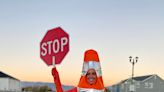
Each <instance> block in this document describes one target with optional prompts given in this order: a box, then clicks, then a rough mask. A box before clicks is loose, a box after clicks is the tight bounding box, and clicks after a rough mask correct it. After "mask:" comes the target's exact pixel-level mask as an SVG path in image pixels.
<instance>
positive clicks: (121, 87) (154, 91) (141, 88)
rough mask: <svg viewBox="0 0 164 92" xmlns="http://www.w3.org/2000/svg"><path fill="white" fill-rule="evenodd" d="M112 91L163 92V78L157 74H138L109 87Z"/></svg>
mask: <svg viewBox="0 0 164 92" xmlns="http://www.w3.org/2000/svg"><path fill="white" fill-rule="evenodd" d="M111 91H112V92H164V80H163V79H161V78H160V77H159V76H158V75H146V76H138V77H134V78H133V82H132V78H129V79H126V80H123V81H121V82H120V83H118V84H115V85H113V86H112V87H111Z"/></svg>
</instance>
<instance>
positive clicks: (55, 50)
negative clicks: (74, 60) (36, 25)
mask: <svg viewBox="0 0 164 92" xmlns="http://www.w3.org/2000/svg"><path fill="white" fill-rule="evenodd" d="M68 51H69V35H68V34H67V33H66V32H65V31H64V30H63V29H62V28H60V27H57V28H54V29H51V30H48V31H47V33H46V35H45V36H44V37H43V39H42V41H41V42H40V57H41V59H42V60H43V61H44V62H45V63H46V64H47V65H48V66H49V65H53V63H54V62H55V64H60V63H61V62H62V60H63V59H64V57H65V56H66V54H67V53H68Z"/></svg>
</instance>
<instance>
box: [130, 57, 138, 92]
mask: <svg viewBox="0 0 164 92" xmlns="http://www.w3.org/2000/svg"><path fill="white" fill-rule="evenodd" d="M129 62H130V63H132V81H131V83H132V86H131V87H132V88H131V90H130V91H131V92H134V83H133V77H134V65H135V64H136V63H137V62H138V57H135V58H132V56H130V57H129Z"/></svg>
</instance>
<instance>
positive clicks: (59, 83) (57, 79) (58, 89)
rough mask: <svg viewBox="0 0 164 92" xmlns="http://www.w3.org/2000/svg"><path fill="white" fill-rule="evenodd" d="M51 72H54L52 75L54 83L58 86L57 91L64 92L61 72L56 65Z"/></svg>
mask: <svg viewBox="0 0 164 92" xmlns="http://www.w3.org/2000/svg"><path fill="white" fill-rule="evenodd" d="M51 73H52V76H53V78H54V85H55V87H56V91H57V92H63V89H62V85H61V82H60V77H59V73H58V71H57V69H56V67H54V68H53V69H52V71H51Z"/></svg>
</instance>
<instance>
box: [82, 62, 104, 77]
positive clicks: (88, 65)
mask: <svg viewBox="0 0 164 92" xmlns="http://www.w3.org/2000/svg"><path fill="white" fill-rule="evenodd" d="M89 69H95V71H96V74H97V76H102V72H101V66H100V63H99V62H95V61H89V62H84V63H83V70H82V76H85V75H86V73H87V71H88V70H89Z"/></svg>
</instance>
